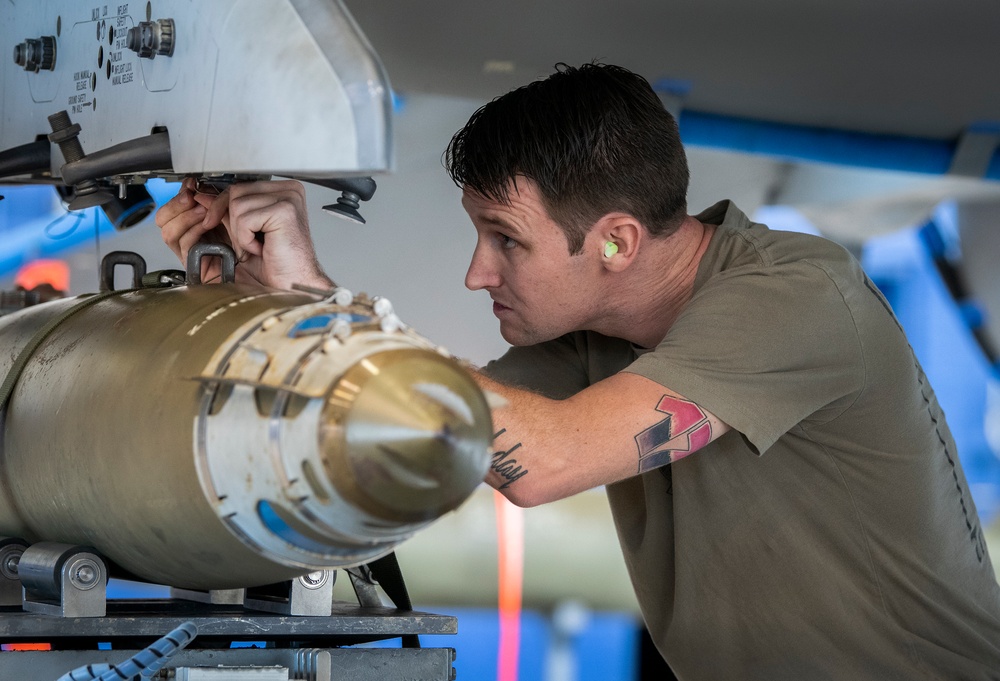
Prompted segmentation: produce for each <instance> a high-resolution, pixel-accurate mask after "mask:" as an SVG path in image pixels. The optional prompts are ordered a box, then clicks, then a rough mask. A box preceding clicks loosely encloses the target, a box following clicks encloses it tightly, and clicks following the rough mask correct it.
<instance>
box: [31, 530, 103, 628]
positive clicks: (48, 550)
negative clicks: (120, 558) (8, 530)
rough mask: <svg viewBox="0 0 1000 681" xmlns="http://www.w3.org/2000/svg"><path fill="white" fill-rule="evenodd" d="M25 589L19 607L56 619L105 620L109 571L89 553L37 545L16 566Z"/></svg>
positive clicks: (57, 545) (66, 546) (76, 548)
mask: <svg viewBox="0 0 1000 681" xmlns="http://www.w3.org/2000/svg"><path fill="white" fill-rule="evenodd" d="M17 576H18V578H19V579H20V580H21V584H22V585H23V587H24V592H23V600H22V607H23V608H24V609H25V610H26V611H28V612H37V613H41V614H44V615H55V616H56V617H104V616H105V615H106V614H107V586H108V568H107V566H106V565H105V564H104V561H103V560H102V559H101V557H100V556H98V555H97V553H96V552H94V551H93V550H92V549H88V548H86V547H82V546H74V545H72V544H60V543H57V542H39V543H37V544H34V545H32V546H30V547H28V548H27V549H25V550H24V553H22V554H21V558H20V560H19V561H18V564H17Z"/></svg>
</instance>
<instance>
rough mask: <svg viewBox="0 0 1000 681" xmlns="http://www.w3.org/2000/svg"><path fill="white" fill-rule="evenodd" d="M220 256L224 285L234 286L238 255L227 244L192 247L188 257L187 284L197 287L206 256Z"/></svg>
mask: <svg viewBox="0 0 1000 681" xmlns="http://www.w3.org/2000/svg"><path fill="white" fill-rule="evenodd" d="M210 255H214V256H218V257H219V258H221V259H222V283H223V284H232V283H233V282H234V281H236V253H234V252H233V249H231V248H230V247H229V246H226V245H225V244H206V243H197V244H195V245H194V246H192V247H191V250H190V251H188V256H187V283H188V285H189V286H190V285H192V284H194V285H197V284H200V283H202V281H201V261H202V259H203V258H205V257H206V256H210Z"/></svg>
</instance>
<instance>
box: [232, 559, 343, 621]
mask: <svg viewBox="0 0 1000 681" xmlns="http://www.w3.org/2000/svg"><path fill="white" fill-rule="evenodd" d="M336 577H337V573H336V571H333V570H319V571H316V572H310V573H309V574H307V575H302V576H301V577H298V578H296V579H293V580H291V581H288V582H279V583H278V584H271V585H268V586H263V587H254V588H251V589H247V597H246V601H245V602H244V606H245V607H247V608H249V609H251V610H263V611H264V612H273V613H277V614H279V615H292V616H303V617H329V616H330V615H332V614H333V584H334V582H335V581H336Z"/></svg>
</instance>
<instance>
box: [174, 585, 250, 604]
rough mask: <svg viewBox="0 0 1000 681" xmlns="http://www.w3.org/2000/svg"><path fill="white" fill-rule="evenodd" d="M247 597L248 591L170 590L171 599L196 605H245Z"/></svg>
mask: <svg viewBox="0 0 1000 681" xmlns="http://www.w3.org/2000/svg"><path fill="white" fill-rule="evenodd" d="M246 595H247V590H246V589H214V590H212V591H198V590H196V589H178V588H171V589H170V597H171V598H177V599H180V600H182V601H192V602H194V603H205V604H207V605H243V601H244V600H245V599H246Z"/></svg>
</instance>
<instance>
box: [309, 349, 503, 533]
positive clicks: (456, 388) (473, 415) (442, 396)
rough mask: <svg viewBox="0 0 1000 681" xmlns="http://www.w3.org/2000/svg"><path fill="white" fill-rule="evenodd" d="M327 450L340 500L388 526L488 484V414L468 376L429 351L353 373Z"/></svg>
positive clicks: (432, 514) (334, 414)
mask: <svg viewBox="0 0 1000 681" xmlns="http://www.w3.org/2000/svg"><path fill="white" fill-rule="evenodd" d="M325 422H326V425H327V427H326V428H325V429H324V443H323V451H324V454H325V460H326V462H327V463H328V464H329V466H330V469H331V470H330V482H331V484H332V485H334V486H335V487H336V488H337V490H338V491H339V492H340V494H341V495H342V496H343V497H344V498H346V499H348V500H350V501H351V502H352V503H354V504H357V505H358V506H359V507H360V508H362V509H363V510H365V511H367V512H368V513H370V514H371V515H373V516H375V517H377V518H381V519H384V520H386V521H388V522H421V521H427V520H432V519H434V518H437V517H438V516H440V515H441V514H443V513H446V512H447V511H450V510H452V509H454V508H456V507H457V506H458V505H459V504H461V503H462V501H464V500H465V499H466V497H468V496H469V494H470V493H471V492H472V490H473V489H475V487H476V486H477V485H478V484H479V483H480V482H482V480H483V477H484V476H485V474H486V470H487V466H488V462H489V458H488V455H487V452H488V448H489V444H490V441H491V438H492V423H491V420H490V412H489V407H488V406H487V405H486V401H485V399H484V397H483V395H482V392H481V391H480V390H479V388H478V387H477V385H476V383H475V381H473V379H472V377H471V376H469V374H468V372H466V371H465V370H463V369H462V368H461V367H459V366H457V365H456V364H455V363H454V362H453V361H450V360H447V359H445V358H443V357H441V356H439V355H437V354H435V353H433V352H430V351H427V350H415V349H413V350H411V349H407V350H389V351H385V352H380V353H376V354H374V355H372V356H370V357H368V358H367V359H365V360H362V361H361V362H359V363H358V364H356V365H355V366H354V367H352V368H351V369H350V370H349V371H348V372H347V373H346V374H345V375H344V376H343V377H342V378H341V379H340V381H339V382H338V384H337V387H336V388H335V389H334V390H333V392H332V394H331V397H330V399H329V400H328V402H327V406H326V412H325Z"/></svg>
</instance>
